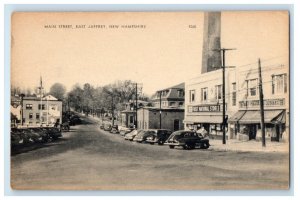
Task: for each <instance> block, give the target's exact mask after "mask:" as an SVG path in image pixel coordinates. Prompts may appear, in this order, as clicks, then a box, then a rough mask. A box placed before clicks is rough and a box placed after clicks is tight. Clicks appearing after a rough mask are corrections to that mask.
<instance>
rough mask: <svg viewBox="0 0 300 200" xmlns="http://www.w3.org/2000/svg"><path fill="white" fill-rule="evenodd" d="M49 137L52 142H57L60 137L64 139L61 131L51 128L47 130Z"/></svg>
mask: <svg viewBox="0 0 300 200" xmlns="http://www.w3.org/2000/svg"><path fill="white" fill-rule="evenodd" d="M47 130H48V134H49V136H50V137H51V138H52V140H56V139H58V138H60V137H62V134H61V131H60V130H59V129H58V128H56V127H49V128H47Z"/></svg>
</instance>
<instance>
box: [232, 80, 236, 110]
mask: <svg viewBox="0 0 300 200" xmlns="http://www.w3.org/2000/svg"><path fill="white" fill-rule="evenodd" d="M232 106H236V83H232Z"/></svg>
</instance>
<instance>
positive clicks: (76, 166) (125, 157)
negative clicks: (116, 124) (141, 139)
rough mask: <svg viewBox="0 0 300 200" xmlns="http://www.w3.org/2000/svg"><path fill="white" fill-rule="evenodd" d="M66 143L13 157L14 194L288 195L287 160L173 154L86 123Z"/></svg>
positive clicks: (66, 134) (253, 154)
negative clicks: (248, 191) (275, 191)
mask: <svg viewBox="0 0 300 200" xmlns="http://www.w3.org/2000/svg"><path fill="white" fill-rule="evenodd" d="M83 122H84V123H83V124H82V125H78V126H72V127H71V131H70V132H64V133H63V138H61V139H59V140H57V141H56V142H52V143H47V144H46V145H44V146H42V147H41V148H38V149H35V150H31V151H27V152H23V153H20V154H16V155H13V156H12V157H11V185H12V188H14V189H33V190H37V189H41V190H44V189H53V190H73V189H74V190H75V189H80V190H191V189H193V190H203V189H287V188H288V183H289V173H288V164H287V163H288V162H289V160H288V155H286V154H284V153H270V152H269V153H266V152H265V153H257V152H243V153H241V152H221V151H212V150H209V149H208V150H199V149H195V150H190V151H186V150H181V149H169V148H168V146H158V145H149V144H139V143H134V142H129V141H125V140H124V139H123V137H121V136H120V135H117V134H110V133H108V132H105V131H103V130H100V129H99V126H98V124H97V121H95V120H93V119H91V118H84V117H83Z"/></svg>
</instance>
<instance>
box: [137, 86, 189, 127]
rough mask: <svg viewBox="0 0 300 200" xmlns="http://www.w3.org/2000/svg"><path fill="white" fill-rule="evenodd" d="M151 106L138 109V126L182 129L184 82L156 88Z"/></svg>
mask: <svg viewBox="0 0 300 200" xmlns="http://www.w3.org/2000/svg"><path fill="white" fill-rule="evenodd" d="M151 102H152V105H153V107H149V106H147V107H142V108H139V109H138V113H137V115H138V128H140V129H160V128H161V129H169V130H171V131H177V130H182V129H183V128H184V126H183V118H184V83H180V84H178V85H175V86H172V87H168V88H165V89H162V90H158V91H157V92H156V93H155V95H154V96H153V98H152V99H151Z"/></svg>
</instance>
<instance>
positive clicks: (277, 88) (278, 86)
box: [272, 74, 287, 94]
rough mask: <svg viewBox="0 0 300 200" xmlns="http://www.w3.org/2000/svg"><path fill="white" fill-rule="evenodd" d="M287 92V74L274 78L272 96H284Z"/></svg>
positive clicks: (274, 76)
mask: <svg viewBox="0 0 300 200" xmlns="http://www.w3.org/2000/svg"><path fill="white" fill-rule="evenodd" d="M286 92H287V77H286V74H279V75H273V76H272V94H283V93H286Z"/></svg>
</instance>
